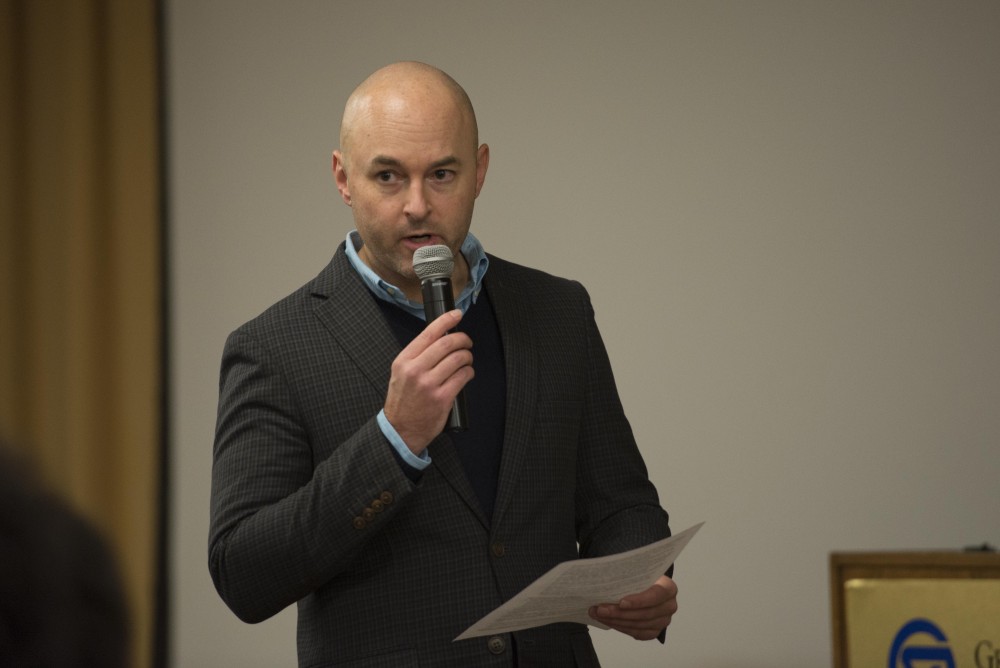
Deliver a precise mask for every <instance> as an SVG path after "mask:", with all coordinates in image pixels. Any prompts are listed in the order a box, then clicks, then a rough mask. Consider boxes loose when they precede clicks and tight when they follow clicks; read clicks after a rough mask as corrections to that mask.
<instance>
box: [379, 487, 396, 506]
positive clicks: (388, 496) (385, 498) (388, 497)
mask: <svg viewBox="0 0 1000 668" xmlns="http://www.w3.org/2000/svg"><path fill="white" fill-rule="evenodd" d="M378 498H379V501H381V502H382V503H384V504H385V505H387V506H388V505H389V504H390V503H392V502H393V500H394V498H395V497H393V495H392V492H389V491H385V492H382V493H381V494H379V495H378Z"/></svg>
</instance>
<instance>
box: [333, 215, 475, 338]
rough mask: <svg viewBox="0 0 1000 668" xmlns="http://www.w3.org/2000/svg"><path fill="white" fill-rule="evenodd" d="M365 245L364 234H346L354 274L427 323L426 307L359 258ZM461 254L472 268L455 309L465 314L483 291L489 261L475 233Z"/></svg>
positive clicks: (349, 258)
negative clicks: (362, 235)
mask: <svg viewBox="0 0 1000 668" xmlns="http://www.w3.org/2000/svg"><path fill="white" fill-rule="evenodd" d="M362 245H363V242H362V241H361V235H360V234H358V231H357V230H352V231H350V232H348V233H347V244H346V251H347V260H348V261H349V262H350V263H351V266H352V267H354V271H356V272H358V276H360V277H361V279H362V280H363V281H364V282H365V285H366V286H368V289H369V290H371V292H372V294H374V295H375V296H376V297H378V298H379V299H381V300H383V301H387V302H389V303H390V304H395V305H396V306H399V307H400V308H401V309H403V310H404V311H406V312H407V313H409V314H411V315H414V316H416V317H418V318H420V319H421V320H425V319H426V318H425V317H424V305H423V304H421V303H420V302H415V301H413V300H411V299H407V298H406V295H405V294H404V293H403V291H402V290H400V289H399V288H397V287H396V286H395V285H393V284H391V283H388V282H387V281H385V280H383V279H382V277H381V276H379V275H378V274H376V273H375V272H374V271H373V270H372V268H371V267H369V266H368V265H367V264H365V263H364V261H363V260H362V259H361V257H360V256H358V249H360V248H361V246H362ZM461 253H462V255H463V256H464V257H465V261H466V262H467V263H468V265H469V282H468V283H466V284H465V288H464V289H463V290H462V294H460V295H459V296H458V299H456V300H455V307H456V308H460V309H462V313H465V312H466V311H468V310H469V307H471V306H472V305H473V304H475V303H476V300H477V299H479V293H480V292H482V290H483V277H484V276H486V270H487V269H488V268H489V266H490V260H489V258H488V257H486V251H484V250H483V245H482V244H481V243H479V239H477V238H476V237H475V236H473V234H472V232H469V233H468V234H467V235H466V237H465V241H464V242H462V248H461Z"/></svg>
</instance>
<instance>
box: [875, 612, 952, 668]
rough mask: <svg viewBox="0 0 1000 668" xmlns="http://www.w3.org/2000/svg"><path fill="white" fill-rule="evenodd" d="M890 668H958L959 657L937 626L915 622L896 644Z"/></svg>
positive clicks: (891, 652) (921, 620) (919, 620)
mask: <svg viewBox="0 0 1000 668" xmlns="http://www.w3.org/2000/svg"><path fill="white" fill-rule="evenodd" d="M915 636H923V637H918V638H915ZM926 636H930V638H927V637H926ZM928 640H930V641H931V642H928ZM918 662H919V663H918ZM889 668H955V657H954V656H952V653H951V648H950V647H949V646H948V638H946V637H945V635H944V633H943V632H942V631H941V629H939V628H938V627H937V625H936V624H935V623H934V622H932V621H930V620H927V619H911V620H910V621H908V622H907V623H906V624H904V625H903V628H901V629H900V630H899V633H897V634H896V637H895V639H893V641H892V649H891V650H890V651H889Z"/></svg>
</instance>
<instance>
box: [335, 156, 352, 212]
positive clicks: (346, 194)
mask: <svg viewBox="0 0 1000 668" xmlns="http://www.w3.org/2000/svg"><path fill="white" fill-rule="evenodd" d="M344 163H345V160H344V154H343V153H341V152H340V151H339V150H337V151H334V152H333V160H332V161H331V167H332V169H333V181H334V183H336V184H337V192H339V193H340V198H341V199H342V200H344V204H346V205H347V206H351V187H350V184H349V183H348V182H347V167H346V165H345V164H344Z"/></svg>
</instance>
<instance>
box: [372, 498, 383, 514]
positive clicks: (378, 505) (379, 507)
mask: <svg viewBox="0 0 1000 668" xmlns="http://www.w3.org/2000/svg"><path fill="white" fill-rule="evenodd" d="M372 510H374V511H375V512H376V513H380V512H382V511H383V510H385V504H384V503H382V501H380V500H379V499H375V500H374V501H372Z"/></svg>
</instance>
